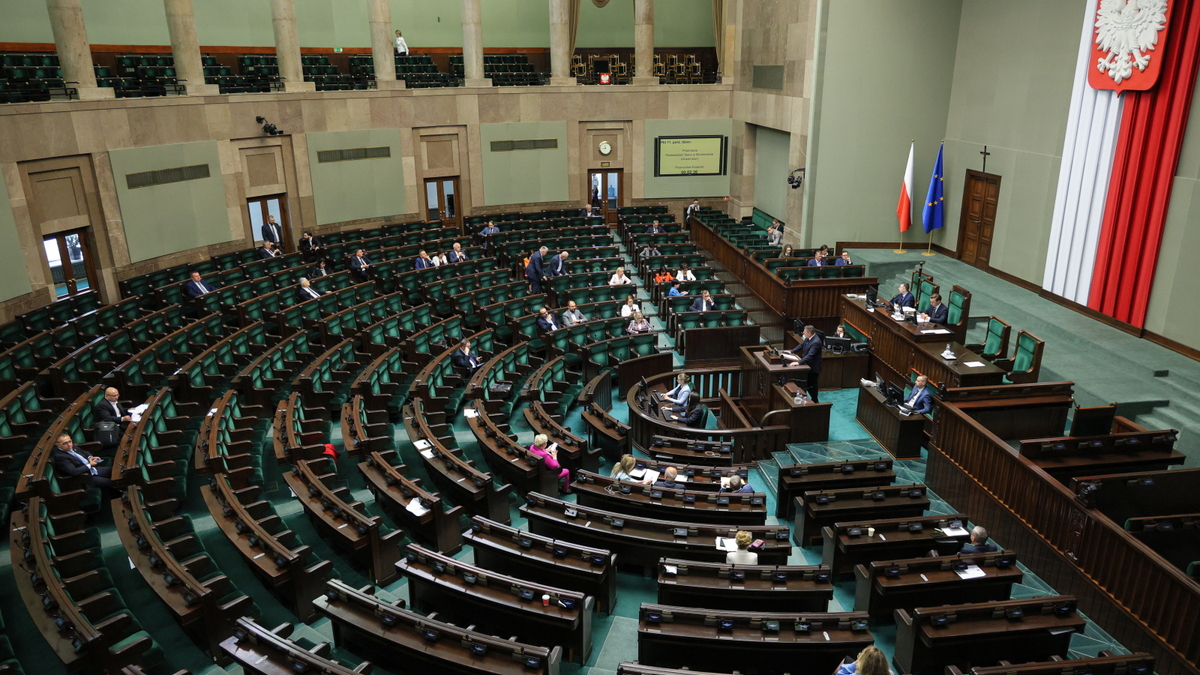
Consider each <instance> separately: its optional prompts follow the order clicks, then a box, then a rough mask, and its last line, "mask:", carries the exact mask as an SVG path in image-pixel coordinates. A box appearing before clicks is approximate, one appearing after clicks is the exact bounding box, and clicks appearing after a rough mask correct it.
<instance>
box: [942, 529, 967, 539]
mask: <svg viewBox="0 0 1200 675" xmlns="http://www.w3.org/2000/svg"><path fill="white" fill-rule="evenodd" d="M942 534H943V535H944V536H947V537H965V536H967V535H968V534H970V532H967V530H966V528H964V527H943V528H942Z"/></svg>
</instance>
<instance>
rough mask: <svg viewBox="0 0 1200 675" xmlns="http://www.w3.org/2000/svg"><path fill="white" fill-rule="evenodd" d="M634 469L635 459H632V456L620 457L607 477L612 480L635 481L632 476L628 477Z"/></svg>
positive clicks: (635, 466)
mask: <svg viewBox="0 0 1200 675" xmlns="http://www.w3.org/2000/svg"><path fill="white" fill-rule="evenodd" d="M636 468H637V457H634V456H633V455H621V459H620V460H618V461H617V463H616V464H613V468H612V471H610V472H609V473H608V475H609V476H611V477H612V478H616V479H617V480H637V479H636V478H634V477H633V476H631V475H629V472H630V471H633V470H634V469H636Z"/></svg>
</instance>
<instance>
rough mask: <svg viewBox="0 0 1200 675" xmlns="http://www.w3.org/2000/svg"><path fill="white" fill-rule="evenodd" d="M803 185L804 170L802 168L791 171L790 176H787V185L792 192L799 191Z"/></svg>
mask: <svg viewBox="0 0 1200 675" xmlns="http://www.w3.org/2000/svg"><path fill="white" fill-rule="evenodd" d="M803 183H804V169H803V168H800V169H793V170H792V172H791V173H790V174H788V185H791V186H792V189H793V190H798V189H800V186H801V185H802V184H803Z"/></svg>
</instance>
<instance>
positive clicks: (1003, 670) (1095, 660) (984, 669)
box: [946, 650, 1154, 675]
mask: <svg viewBox="0 0 1200 675" xmlns="http://www.w3.org/2000/svg"><path fill="white" fill-rule="evenodd" d="M968 672H969V673H970V675H1086V674H1087V673H1091V674H1092V675H1124V674H1126V673H1129V674H1130V675H1150V673H1153V672H1154V657H1153V656H1150V655H1149V654H1147V653H1146V652H1136V653H1133V654H1121V655H1116V654H1113V653H1112V652H1109V651H1107V650H1105V651H1101V652H1100V655H1099V656H1093V657H1083V658H1078V659H1067V660H1065V661H1064V660H1062V659H1056V660H1053V661H1035V662H1033V663H1008V662H1005V663H1001V664H1000V665H998V666H974V667H972V668H971V669H970V670H969V671H968ZM946 675H964V673H963V671H961V670H959V669H958V666H946Z"/></svg>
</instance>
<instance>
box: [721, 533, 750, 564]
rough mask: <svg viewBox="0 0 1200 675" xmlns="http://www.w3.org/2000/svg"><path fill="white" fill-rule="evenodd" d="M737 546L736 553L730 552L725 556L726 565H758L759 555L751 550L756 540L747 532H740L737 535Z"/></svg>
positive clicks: (735, 539)
mask: <svg viewBox="0 0 1200 675" xmlns="http://www.w3.org/2000/svg"><path fill="white" fill-rule="evenodd" d="M733 541H734V543H736V544H737V550H736V551H730V552H729V553H726V554H725V563H726V564H729V565H757V564H758V554H757V553H755V552H754V551H751V550H749V549H750V544H751V542H753V541H754V538H753V537H752V536H750V533H749V532H747V531H745V530H738V533H737V535H735V536H734V538H733Z"/></svg>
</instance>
